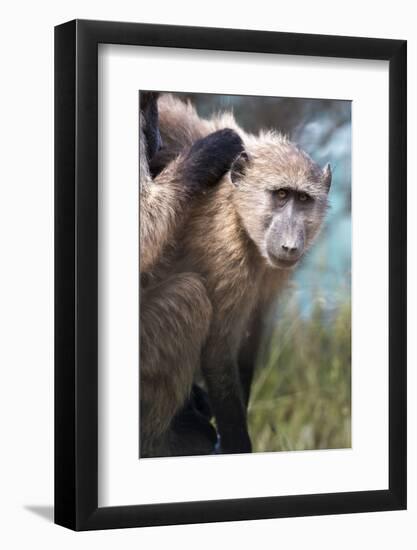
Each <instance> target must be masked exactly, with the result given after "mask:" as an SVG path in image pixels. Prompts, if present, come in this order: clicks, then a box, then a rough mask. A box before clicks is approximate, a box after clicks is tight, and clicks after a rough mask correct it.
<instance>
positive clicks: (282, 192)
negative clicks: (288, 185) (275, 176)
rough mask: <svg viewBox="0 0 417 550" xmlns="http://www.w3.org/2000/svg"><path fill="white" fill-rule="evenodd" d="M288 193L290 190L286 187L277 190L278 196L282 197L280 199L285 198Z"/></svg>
mask: <svg viewBox="0 0 417 550" xmlns="http://www.w3.org/2000/svg"><path fill="white" fill-rule="evenodd" d="M287 195H288V191H287V190H286V189H278V191H277V196H278V197H279V198H280V199H285V198H287Z"/></svg>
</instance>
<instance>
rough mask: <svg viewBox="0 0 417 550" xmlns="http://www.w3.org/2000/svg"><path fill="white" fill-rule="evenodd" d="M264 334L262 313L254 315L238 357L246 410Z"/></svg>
mask: <svg viewBox="0 0 417 550" xmlns="http://www.w3.org/2000/svg"><path fill="white" fill-rule="evenodd" d="M262 332H263V319H262V312H261V311H258V312H256V313H255V314H254V315H253V318H252V319H251V322H250V323H249V327H248V330H247V332H246V334H245V338H244V339H243V342H242V344H241V346H240V349H239V356H238V365H239V376H240V381H241V384H242V390H243V398H244V401H245V407H246V408H247V406H248V404H249V399H250V391H251V386H252V380H253V375H254V372H255V367H256V360H257V357H258V353H259V350H260V346H261V340H262Z"/></svg>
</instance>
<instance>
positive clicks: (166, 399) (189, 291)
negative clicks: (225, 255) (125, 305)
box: [140, 273, 211, 456]
mask: <svg viewBox="0 0 417 550" xmlns="http://www.w3.org/2000/svg"><path fill="white" fill-rule="evenodd" d="M141 302H142V303H141V311H140V413H141V419H140V425H141V456H156V455H159V456H161V454H162V452H164V453H165V454H171V453H170V452H169V449H166V445H167V444H169V437H167V433H168V431H169V429H170V425H171V422H172V419H173V418H174V416H175V415H176V413H178V411H179V410H180V409H181V408H182V406H183V405H184V403H185V401H186V400H187V398H188V397H189V395H190V392H191V387H192V383H193V379H194V374H195V371H196V368H197V366H198V365H199V362H200V354H201V349H202V346H203V344H204V341H205V339H206V335H207V332H208V329H209V324H210V319H211V304H210V302H209V300H208V297H207V293H206V290H205V287H204V285H203V283H202V281H201V279H200V278H199V277H198V276H197V275H194V274H190V273H183V274H178V275H175V276H173V277H171V278H169V279H167V280H166V281H164V282H163V283H161V284H159V285H156V286H153V287H152V288H151V289H150V290H149V291H145V292H143V295H142V300H141ZM161 447H164V450H163V451H161Z"/></svg>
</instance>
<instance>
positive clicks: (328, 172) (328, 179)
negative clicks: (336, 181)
mask: <svg viewBox="0 0 417 550" xmlns="http://www.w3.org/2000/svg"><path fill="white" fill-rule="evenodd" d="M323 181H324V185H325V186H326V189H327V191H329V189H330V185H331V183H332V169H331V168H330V164H329V163H327V164H326V166H325V167H324V168H323Z"/></svg>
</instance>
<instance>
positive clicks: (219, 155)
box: [185, 128, 244, 189]
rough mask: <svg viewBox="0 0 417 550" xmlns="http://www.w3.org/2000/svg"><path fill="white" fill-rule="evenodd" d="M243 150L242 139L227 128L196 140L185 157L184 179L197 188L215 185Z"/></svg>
mask: <svg viewBox="0 0 417 550" xmlns="http://www.w3.org/2000/svg"><path fill="white" fill-rule="evenodd" d="M243 150H244V145H243V141H242V139H241V138H240V136H239V135H238V134H237V133H236V132H235V131H234V130H231V129H229V128H225V129H223V130H218V131H217V132H213V133H212V134H209V135H208V136H206V137H204V138H202V139H199V140H197V141H196V142H195V143H194V145H193V146H192V147H191V149H190V151H189V152H188V155H187V157H186V159H185V172H186V173H185V178H186V181H187V182H188V183H189V185H191V186H192V187H193V188H197V189H204V188H207V187H211V186H213V185H215V184H216V183H218V182H219V181H220V179H221V178H222V177H223V176H224V174H225V173H226V172H228V171H229V170H230V168H231V166H232V164H233V162H234V161H235V160H236V158H237V157H238V156H239V155H240V154H241V153H242V152H243Z"/></svg>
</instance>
